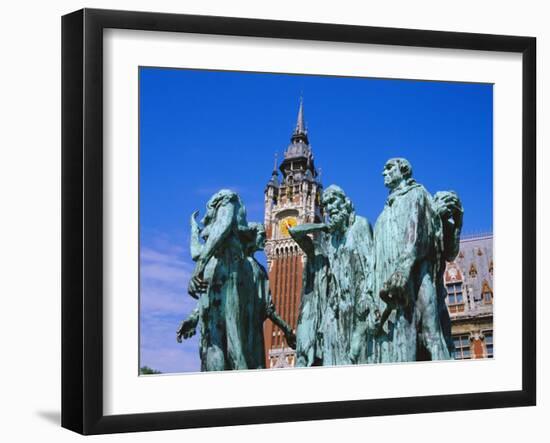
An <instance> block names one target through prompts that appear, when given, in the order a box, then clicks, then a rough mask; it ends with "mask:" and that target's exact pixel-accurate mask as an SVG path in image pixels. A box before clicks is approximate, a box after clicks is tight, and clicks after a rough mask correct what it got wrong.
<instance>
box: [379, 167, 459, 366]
mask: <svg viewBox="0 0 550 443" xmlns="http://www.w3.org/2000/svg"><path fill="white" fill-rule="evenodd" d="M382 175H383V177H384V184H385V185H386V187H388V188H389V190H390V194H389V196H388V199H387V201H386V205H385V206H384V209H383V211H382V213H381V214H380V216H379V217H378V220H377V221H376V225H375V228H374V261H375V263H376V266H375V273H374V286H373V289H374V290H373V293H374V296H375V300H376V304H377V306H378V308H377V309H375V311H374V315H375V318H376V321H377V323H378V328H377V329H378V330H377V334H376V336H375V337H374V339H373V347H372V355H370V356H369V360H370V361H372V362H404V361H416V360H419V359H422V360H426V359H431V360H445V359H450V358H451V351H452V341H451V339H450V320H449V318H448V317H449V315H448V313H447V310H446V307H445V296H446V292H445V288H444V286H443V271H444V268H445V260H452V259H454V257H455V256H456V254H457V253H458V247H459V240H460V230H461V227H462V213H463V211H462V206H461V204H460V200H459V199H458V196H457V195H456V194H455V193H453V192H445V193H439V194H436V198H435V199H434V198H432V196H431V195H430V194H429V193H428V191H426V189H425V188H424V187H423V186H422V185H420V184H418V183H416V182H415V181H414V180H413V178H412V167H411V165H410V163H409V162H408V161H407V160H406V159H403V158H396V159H391V160H388V162H387V163H386V165H385V166H384V170H383V172H382Z"/></svg>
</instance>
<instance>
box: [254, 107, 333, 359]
mask: <svg viewBox="0 0 550 443" xmlns="http://www.w3.org/2000/svg"><path fill="white" fill-rule="evenodd" d="M321 191H322V185H321V182H320V178H319V173H318V171H317V169H316V168H315V163H314V158H313V152H312V150H311V146H310V144H309V139H308V133H307V129H306V125H305V120H304V106H303V103H302V102H301V103H300V108H299V110H298V118H297V121H296V127H295V129H294V131H293V133H292V136H291V138H290V144H289V146H288V147H287V148H286V150H285V152H284V158H283V160H282V162H281V164H280V165H277V162H275V166H274V169H273V173H272V175H271V180H270V181H269V182H268V184H267V186H266V189H265V214H264V222H265V228H266V236H267V241H266V247H265V253H266V256H267V266H268V270H269V285H270V289H271V294H272V297H273V301H274V303H275V307H276V309H277V312H278V313H279V315H281V317H282V318H283V319H284V320H285V321H286V322H287V323H288V324H289V325H290V326H291V327H292V329H293V330H294V331H295V330H296V322H297V320H298V314H299V309H300V295H301V292H302V271H303V269H304V259H305V258H304V255H303V253H302V251H301V249H300V248H299V247H298V245H297V244H296V242H294V240H292V238H290V236H289V233H288V228H289V227H292V226H296V225H297V224H302V223H317V222H320V221H321V220H322V219H323V214H322V208H321V205H320V195H321ZM264 338H265V344H266V367H267V368H273V367H287V366H294V357H295V354H294V351H293V350H292V349H291V348H289V347H288V345H287V343H286V341H285V337H284V335H283V333H282V331H281V330H280V329H279V328H278V327H276V326H275V325H274V324H273V323H272V322H271V321H270V320H268V321H266V322H265V324H264Z"/></svg>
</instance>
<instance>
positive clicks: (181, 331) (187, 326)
mask: <svg viewBox="0 0 550 443" xmlns="http://www.w3.org/2000/svg"><path fill="white" fill-rule="evenodd" d="M196 333H197V322H196V321H194V320H193V319H191V318H188V319H185V320H183V321H182V322H181V324H180V327H179V328H178V330H177V334H176V339H177V341H178V343H181V342H182V339H183V340H185V339H187V338H191V337H193V336H194V335H195V334H196Z"/></svg>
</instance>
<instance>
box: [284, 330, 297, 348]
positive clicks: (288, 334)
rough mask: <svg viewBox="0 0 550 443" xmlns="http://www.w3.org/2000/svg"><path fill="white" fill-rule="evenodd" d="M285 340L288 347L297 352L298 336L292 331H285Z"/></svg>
mask: <svg viewBox="0 0 550 443" xmlns="http://www.w3.org/2000/svg"><path fill="white" fill-rule="evenodd" d="M285 339H286V344H287V345H288V347H289V348H291V349H294V350H296V334H294V332H292V331H285Z"/></svg>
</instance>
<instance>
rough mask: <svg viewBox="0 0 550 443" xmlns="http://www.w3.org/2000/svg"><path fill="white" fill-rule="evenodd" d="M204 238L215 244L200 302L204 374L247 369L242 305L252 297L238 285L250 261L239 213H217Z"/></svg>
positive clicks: (228, 208) (228, 210) (230, 209)
mask: <svg viewBox="0 0 550 443" xmlns="http://www.w3.org/2000/svg"><path fill="white" fill-rule="evenodd" d="M202 236H203V237H205V238H207V240H206V244H205V247H204V248H203V250H204V249H206V247H207V246H208V242H209V241H212V242H215V243H216V246H215V248H214V253H213V256H212V257H211V258H210V259H209V260H208V261H207V264H206V267H205V270H204V280H205V281H206V282H208V289H207V290H206V293H204V294H202V295H201V297H200V299H199V306H200V321H199V324H200V327H201V346H200V356H201V370H202V371H223V370H225V369H247V367H248V365H247V362H246V358H245V353H244V349H243V343H242V339H241V335H242V332H241V330H242V327H241V324H242V322H243V318H242V317H243V312H245V311H246V310H245V309H244V307H243V304H245V303H246V300H249V299H250V298H251V297H253V294H251V293H250V287H249V286H245V287H243V286H241V285H240V284H239V282H240V280H241V279H242V275H243V273H246V268H247V266H248V261H247V259H246V257H245V254H244V251H243V247H242V244H241V242H240V240H239V232H238V222H237V209H236V208H235V207H233V206H232V205H226V206H225V207H222V208H220V209H218V214H217V220H216V222H214V223H212V224H210V225H208V226H206V227H205V228H204V229H203V231H202Z"/></svg>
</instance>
